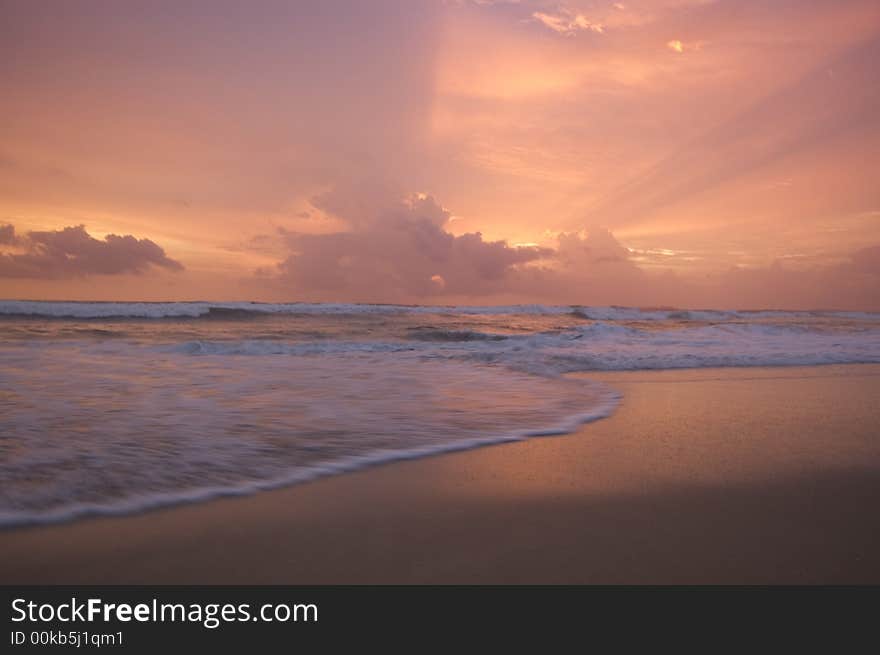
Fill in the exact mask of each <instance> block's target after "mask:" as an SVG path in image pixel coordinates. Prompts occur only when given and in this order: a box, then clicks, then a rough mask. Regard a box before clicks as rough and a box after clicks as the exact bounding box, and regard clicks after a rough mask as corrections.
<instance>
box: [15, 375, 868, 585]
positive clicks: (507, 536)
mask: <svg viewBox="0 0 880 655" xmlns="http://www.w3.org/2000/svg"><path fill="white" fill-rule="evenodd" d="M578 375H579V376H580V375H582V376H583V377H586V378H588V379H593V380H597V381H600V382H605V383H607V384H609V385H610V386H611V387H612V388H615V389H617V390H619V391H621V392H622V394H623V400H622V403H621V404H620V406H619V407H618V408H617V410H616V411H615V412H614V413H613V414H612V416H611V417H609V418H605V419H602V420H599V421H595V422H592V423H588V424H586V425H583V426H581V427H580V428H579V429H578V430H576V431H575V432H574V433H571V434H567V435H563V436H558V437H557V436H553V437H531V438H528V439H526V440H524V441H516V442H511V443H503V444H498V445H494V446H493V447H481V448H476V449H471V450H467V451H461V452H454V453H448V454H440V455H433V456H429V457H425V458H419V459H410V460H406V461H398V462H394V463H391V464H383V465H381V466H371V467H369V468H365V469H361V470H358V471H353V472H348V473H345V474H344V475H331V476H327V477H322V478H320V479H316V480H313V481H310V482H304V483H301V484H296V485H294V486H288V487H283V488H280V489H276V490H272V491H262V492H258V493H256V494H253V495H248V496H236V497H225V498H219V499H213V500H207V501H204V502H198V503H195V504H186V505H176V506H173V507H166V508H160V509H155V510H151V511H148V512H144V513H138V514H134V515H127V516H113V517H90V518H82V519H79V520H76V521H73V522H65V523H56V524H51V525H39V526H23V527H16V528H5V529H3V530H2V531H0V556H2V561H3V564H0V581H2V582H4V583H7V584H11V583H50V584H51V583H65V582H67V583H90V582H91V583H181V584H183V583H208V584H210V583H214V584H218V583H254V584H257V583H273V582H274V583H290V584H305V583H346V582H348V583H400V582H402V583H409V582H440V583H467V582H488V583H491V582H500V583H506V582H522V583H540V582H548V583H566V582H570V583H579V582H599V583H602V582H605V583H616V582H624V583H627V582H628V583H676V582H682V583H683V582H710V583H711V582H732V583H773V582H789V583H801V582H856V583H867V582H875V583H876V582H878V581H880V554H877V553H880V519H878V518H877V517H876V512H875V511H874V508H875V507H876V505H877V501H880V439H878V438H876V436H875V435H876V433H877V432H878V427H880V408H878V407H877V405H878V404H877V403H876V400H875V399H876V398H877V397H878V391H880V365H873V364H857V365H829V366H821V367H780V368H719V369H678V370H667V371H632V372H605V373H594V372H591V373H587V374H578ZM829 433H833V437H834V438H828V437H829Z"/></svg>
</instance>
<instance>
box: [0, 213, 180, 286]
mask: <svg viewBox="0 0 880 655" xmlns="http://www.w3.org/2000/svg"><path fill="white" fill-rule="evenodd" d="M0 245H2V246H5V247H6V248H7V249H11V252H0V277H6V278H35V279H62V278H75V277H83V276H87V275H116V274H121V273H143V272H145V271H147V270H148V269H150V268H151V267H157V268H163V269H166V270H169V271H182V270H183V265H182V264H181V263H180V262H178V261H176V260H174V259H171V258H170V257H168V256H167V255H166V254H165V251H164V250H163V249H162V248H161V247H160V246H159V245H157V244H156V243H154V242H153V241H150V240H149V239H138V238H136V237H133V236H132V235H130V234H127V235H125V236H118V235H116V234H108V235H107V236H106V237H105V238H104V239H103V240H100V239H96V238H94V237H93V236H91V235H90V234H89V233H88V232H86V229H85V226H84V225H77V226H73V227H65V228H64V229H62V230H51V231H31V232H28V233H27V234H26V235H24V236H18V235H17V234H16V232H15V227H14V226H13V225H3V226H0Z"/></svg>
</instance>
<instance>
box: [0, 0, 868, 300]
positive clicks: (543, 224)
mask: <svg viewBox="0 0 880 655" xmlns="http://www.w3.org/2000/svg"><path fill="white" fill-rule="evenodd" d="M878 61H880V3H877V2H876V0H833V1H832V0H631V1H628V0H623V1H622V2H608V1H605V0H563V1H562V2H556V1H545V0H519V1H517V0H369V1H367V0H362V1H352V0H348V1H343V0H322V1H321V2H317V1H315V2H305V1H303V2H295V1H292V0H291V1H285V2H280V1H279V2H275V1H270V0H262V1H260V0H257V1H255V2H249V3H242V2H238V1H235V2H232V1H229V0H213V1H210V2H208V1H204V2H199V1H181V0H176V1H174V2H164V1H162V0H151V1H150V2H138V1H137V0H132V1H127V2H114V1H111V0H105V1H93V0H81V1H79V2H76V3H59V2H52V1H48V0H46V1H43V0H27V1H17V0H0V98H2V102H0V297H3V298H30V299H78V300H197V299H199V300H259V301H297V300H306V301H358V302H400V303H424V304H453V303H470V304H494V303H512V302H524V303H561V304H616V305H634V306H650V307H657V306H677V307H721V308H726V307H735V308H780V309H844V310H873V311H880V66H878V65H877V62H878Z"/></svg>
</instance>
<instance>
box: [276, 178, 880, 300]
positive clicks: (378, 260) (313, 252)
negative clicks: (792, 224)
mask: <svg viewBox="0 0 880 655" xmlns="http://www.w3.org/2000/svg"><path fill="white" fill-rule="evenodd" d="M370 188H371V189H372V191H373V192H374V193H373V194H372V195H371V194H364V193H363V190H357V189H334V190H332V191H330V192H328V193H325V194H323V195H320V196H318V197H316V198H314V199H313V201H312V202H313V205H314V207H315V208H316V209H317V210H318V211H321V212H325V213H326V214H328V215H332V216H334V217H336V218H338V219H341V220H342V221H343V222H344V223H345V224H346V225H347V226H348V229H346V230H344V231H339V232H333V233H329V234H301V233H296V232H289V231H286V230H283V229H282V230H280V231H279V233H278V235H277V237H276V238H278V239H280V240H281V242H282V243H283V245H284V247H286V248H287V249H288V255H287V256H286V257H285V258H284V259H283V260H282V261H281V262H280V263H279V264H278V265H277V266H276V267H275V268H270V269H262V270H260V271H259V273H260V275H259V279H260V282H261V283H268V284H270V285H272V286H273V287H274V288H275V289H276V290H279V292H280V293H283V294H285V296H286V298H287V299H307V300H317V301H321V300H325V301H335V300H341V301H361V302H404V303H409V302H411V303H425V302H427V303H439V304H443V303H463V302H465V303H466V302H476V303H492V302H540V303H547V304H554V303H558V304H584V305H590V304H592V305H611V304H617V305H634V306H678V307H730V308H742V309H762V308H770V309H773V308H777V309H794V308H801V309H810V308H812V309H872V310H880V246H869V247H866V248H863V249H860V250H858V251H856V252H854V253H852V254H851V255H850V256H848V257H846V258H844V260H843V261H842V262H840V263H837V264H833V265H824V266H816V267H813V268H809V269H804V268H798V269H796V268H791V267H789V266H787V265H783V264H782V263H781V262H779V261H777V262H774V263H772V264H771V265H769V266H764V267H750V268H745V267H732V268H729V269H728V270H726V271H723V272H719V273H715V274H711V275H704V276H695V275H682V274H680V273H676V272H672V271H671V270H657V269H646V268H643V267H641V266H640V265H639V263H638V262H637V261H636V258H635V257H634V256H633V253H632V252H631V251H630V249H628V248H627V247H625V246H624V245H623V244H621V243H620V241H618V239H617V238H616V237H615V236H614V235H613V234H612V233H611V232H610V231H609V230H608V229H606V228H603V227H594V228H591V229H589V230H586V231H582V232H568V233H566V232H563V233H559V234H557V235H556V237H555V244H554V245H553V247H542V246H528V247H514V246H511V245H509V244H508V243H507V242H505V241H486V240H485V239H484V238H483V236H482V235H481V234H480V233H478V232H477V233H469V234H461V235H458V236H456V235H454V234H451V233H450V232H448V231H447V229H446V228H447V227H448V225H449V222H450V218H451V214H450V212H449V211H448V210H447V209H445V208H444V207H443V206H442V205H441V204H440V203H439V202H438V201H437V200H436V199H435V198H433V197H432V196H429V195H424V194H416V195H410V196H407V197H406V198H405V199H404V200H401V201H397V202H392V203H386V204H384V205H383V204H382V200H381V194H380V193H379V194H377V193H375V188H373V187H370Z"/></svg>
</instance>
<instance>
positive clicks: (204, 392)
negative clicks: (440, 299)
mask: <svg viewBox="0 0 880 655" xmlns="http://www.w3.org/2000/svg"><path fill="white" fill-rule="evenodd" d="M878 362H880V314H876V313H861V312H818V311H817V312H782V311H719V310H701V311H685V310H679V309H656V308H627V307H580V306H544V305H515V306H502V307H472V306H459V307H446V306H443V307H435V306H400V305H359V304H306V303H290V304H264V303H245V302H236V303H212V302H177V303H92V302H37V301H0V525H2V526H12V525H23V524H29V523H42V522H51V521H59V520H67V519H72V518H75V517H79V516H85V515H96V514H120V513H129V512H135V511H140V510H143V509H147V508H151V507H157V506H162V505H170V504H175V503H180V502H190V501H195V500H201V499H207V498H212V497H216V496H222V495H232V494H244V493H251V492H254V491H257V490H260V489H267V488H272V487H278V486H282V485H288V484H293V483H296V482H300V481H305V480H309V479H313V478H316V477H319V476H322V475H328V474H333V473H341V472H345V471H349V470H354V469H358V468H362V467H365V466H369V465H373V464H378V463H382V462H388V461H393V460H397V459H406V458H413V457H421V456H426V455H429V454H433V453H440V452H445V451H451V450H458V449H466V448H473V447H476V446H480V445H487V444H492V443H500V442H504V441H514V440H521V439H527V438H532V437H539V436H543V435H558V434H564V433H567V432H570V431H573V430H574V429H575V428H576V427H577V426H578V425H579V424H581V423H584V422H588V421H592V420H596V419H599V418H602V417H605V416H608V415H610V414H611V413H612V412H613V411H614V409H615V407H616V406H617V404H618V403H619V402H620V400H621V397H620V395H619V393H617V392H616V391H615V390H614V389H612V388H610V387H608V386H605V385H603V384H600V383H598V382H596V381H591V380H590V379H589V375H586V376H583V375H578V376H571V375H568V374H570V373H574V372H589V371H608V370H642V369H672V368H706V367H729V366H802V365H822V364H844V363H847V364H848V363H878Z"/></svg>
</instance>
